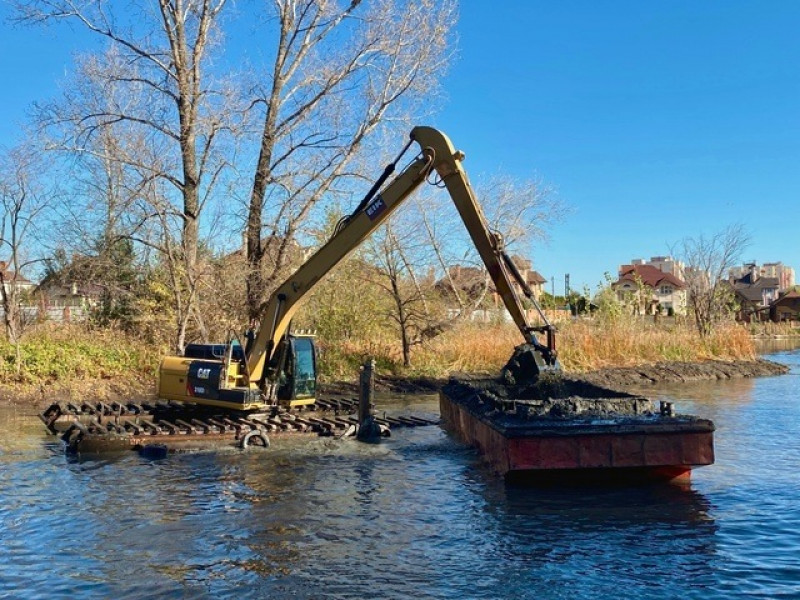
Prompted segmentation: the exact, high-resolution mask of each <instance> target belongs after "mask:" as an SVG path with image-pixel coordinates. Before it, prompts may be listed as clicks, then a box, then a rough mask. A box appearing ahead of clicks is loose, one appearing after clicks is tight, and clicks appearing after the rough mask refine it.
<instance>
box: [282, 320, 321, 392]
mask: <svg viewBox="0 0 800 600" xmlns="http://www.w3.org/2000/svg"><path fill="white" fill-rule="evenodd" d="M281 346H283V347H282V348H279V349H278V352H277V355H278V356H282V357H283V358H282V361H281V362H282V363H283V365H282V368H281V372H280V373H279V374H278V377H277V380H278V400H279V401H281V402H282V403H284V404H290V405H291V406H298V405H303V404H313V402H314V400H315V398H316V392H317V351H316V346H315V345H314V338H313V337H311V336H309V335H290V336H288V338H284V339H283V340H282V341H281Z"/></svg>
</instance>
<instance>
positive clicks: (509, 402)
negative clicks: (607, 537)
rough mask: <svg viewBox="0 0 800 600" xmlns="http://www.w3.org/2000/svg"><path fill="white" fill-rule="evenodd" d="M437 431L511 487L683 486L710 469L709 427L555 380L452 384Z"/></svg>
mask: <svg viewBox="0 0 800 600" xmlns="http://www.w3.org/2000/svg"><path fill="white" fill-rule="evenodd" d="M440 409H441V418H442V425H443V427H444V428H445V429H447V430H449V431H450V432H452V433H453V434H455V435H456V436H457V437H458V438H460V439H461V440H463V441H465V442H466V443H468V444H470V445H473V446H475V447H477V448H478V449H479V451H480V452H481V453H482V454H483V457H484V459H485V460H486V461H487V462H488V463H489V464H490V465H491V466H492V468H493V469H494V470H495V471H497V472H498V473H500V474H501V475H504V476H505V477H506V479H508V480H511V481H515V480H520V481H561V482H576V481H592V482H607V481H652V480H660V481H676V482H678V481H686V480H688V479H689V477H690V475H691V471H692V469H693V468H695V467H700V466H704V465H710V464H712V463H713V462H714V442H713V434H714V424H713V423H712V422H711V421H710V420H708V419H702V418H698V417H694V416H689V415H678V414H675V413H674V410H673V407H672V405H671V403H666V402H662V403H661V404H660V405H659V406H655V403H654V402H652V401H650V400H648V399H646V398H642V397H639V396H634V395H631V394H627V393H624V392H617V391H613V390H608V389H605V388H601V387H599V386H595V385H592V384H590V383H587V382H584V381H580V380H577V379H571V378H569V377H566V376H561V375H554V376H553V377H543V378H542V379H541V380H539V381H538V382H536V383H533V384H530V385H507V384H505V383H503V382H502V381H499V380H495V379H492V380H489V379H468V378H461V379H459V378H453V379H451V380H450V382H449V383H448V384H447V385H446V386H444V388H443V389H442V391H441V392H440Z"/></svg>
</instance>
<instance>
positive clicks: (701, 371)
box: [322, 358, 789, 394]
mask: <svg viewBox="0 0 800 600" xmlns="http://www.w3.org/2000/svg"><path fill="white" fill-rule="evenodd" d="M788 372H789V368H788V367H787V366H785V365H782V364H780V363H776V362H773V361H769V360H765V359H762V358H759V359H756V360H754V361H750V360H737V361H721V360H710V361H704V362H700V363H690V362H660V363H656V364H654V365H640V366H638V367H613V368H607V369H598V370H596V371H591V372H589V373H581V374H574V373H568V375H571V376H573V377H575V378H577V379H581V380H583V381H586V382H589V383H592V384H594V385H598V386H602V387H607V388H611V389H616V390H621V391H624V390H625V388H626V387H630V386H641V385H643V384H645V385H646V384H658V383H682V382H684V383H689V382H693V381H714V380H721V379H737V378H749V377H768V376H773V375H783V374H785V373H788ZM446 383H447V379H435V378H426V377H414V378H402V377H386V376H384V377H380V376H379V377H378V378H377V380H376V388H377V391H379V392H385V393H395V394H435V393H437V392H438V391H439V389H440V388H441V387H442V386H443V385H445V384H446ZM322 388H323V391H324V392H327V393H332V394H348V393H350V394H352V393H357V387H356V385H355V384H351V383H343V382H336V383H331V384H324V385H323V386H322Z"/></svg>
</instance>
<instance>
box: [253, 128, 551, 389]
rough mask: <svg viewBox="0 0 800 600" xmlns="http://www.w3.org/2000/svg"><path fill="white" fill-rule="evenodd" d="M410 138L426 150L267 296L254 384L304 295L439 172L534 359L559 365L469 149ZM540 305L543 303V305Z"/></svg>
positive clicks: (430, 135)
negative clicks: (473, 175)
mask: <svg viewBox="0 0 800 600" xmlns="http://www.w3.org/2000/svg"><path fill="white" fill-rule="evenodd" d="M412 142H416V143H417V144H419V146H420V148H421V152H420V154H419V155H418V157H417V158H415V159H414V160H413V161H412V162H411V163H410V164H409V165H408V166H407V167H406V168H405V169H404V170H403V171H402V172H401V173H400V174H399V175H397V176H396V177H395V178H394V179H393V180H392V181H391V182H390V183H389V184H388V185H387V186H386V187H385V188H384V189H383V190H382V191H381V192H380V193H377V191H378V188H379V186H380V185H381V184H382V183H383V181H385V180H386V179H387V178H388V176H389V175H390V174H391V170H393V165H390V168H387V171H386V172H385V173H384V176H383V177H382V178H381V180H379V182H378V183H376V185H375V186H373V188H372V190H370V193H368V194H367V196H366V197H365V199H364V201H362V202H361V204H360V205H359V206H358V208H356V210H355V211H354V212H353V214H351V215H350V216H349V217H347V218H346V219H345V220H344V221H343V222H342V223H341V226H340V227H339V228H338V229H337V231H336V232H335V233H334V235H333V236H332V237H331V239H330V240H329V241H328V242H327V243H326V244H325V245H324V246H322V247H321V248H320V249H319V250H318V251H317V252H316V253H315V254H314V255H313V256H312V257H311V258H309V259H308V260H307V261H306V262H305V263H304V264H303V265H302V266H301V267H300V268H299V269H298V270H297V271H296V272H295V273H294V274H293V275H292V276H291V277H289V279H288V280H286V281H285V282H284V283H283V284H282V285H281V286H280V287H279V288H278V289H277V290H276V291H275V293H273V294H272V296H271V297H270V299H269V300H268V301H267V303H266V306H265V308H264V311H263V313H262V319H261V325H260V328H259V330H258V332H257V334H256V336H255V339H254V340H253V343H252V344H251V345H250V347H249V348H248V353H247V369H246V372H247V377H248V378H249V384H250V385H251V386H252V385H254V384H258V385H259V386H260V387H263V386H264V385H265V384H266V383H267V382H266V379H268V377H267V366H268V365H269V363H270V362H271V361H273V362H274V360H275V359H276V358H277V357H276V351H277V349H278V348H279V345H280V341H281V339H282V338H283V337H284V336H285V334H286V332H287V330H288V328H289V324H290V323H291V320H292V317H293V316H294V314H295V312H296V311H297V309H298V308H299V306H300V302H301V300H303V298H304V297H305V296H306V295H307V294H309V293H310V292H311V291H312V290H313V288H314V286H315V285H316V284H317V283H318V282H319V281H320V280H321V279H322V277H324V276H325V274H327V273H328V272H329V271H330V270H331V269H333V268H334V267H335V266H336V265H337V264H338V263H340V262H341V261H342V260H344V259H345V258H346V257H347V256H348V255H349V254H350V253H351V252H353V250H355V249H356V248H357V247H358V246H359V245H360V244H361V243H362V242H363V241H364V240H365V239H366V238H367V237H368V236H369V235H370V234H371V233H372V232H373V231H375V229H377V228H378V227H379V226H380V225H381V223H383V222H384V221H385V220H386V219H387V218H388V217H389V216H390V215H391V214H392V213H393V212H394V211H395V210H396V209H397V208H398V207H399V206H400V204H401V203H402V202H403V201H404V200H405V199H406V198H408V197H409V195H411V194H412V193H413V192H414V191H415V190H416V189H417V188H418V187H419V186H420V185H421V184H422V183H423V182H425V181H426V179H428V178H429V177H431V176H436V177H438V178H439V180H441V182H443V183H444V185H445V187H446V188H447V191H448V193H449V194H450V197H451V198H452V200H453V202H454V203H455V205H456V208H457V210H458V213H459V215H460V216H461V219H462V220H463V221H464V224H465V225H466V228H467V231H468V232H469V234H470V237H471V238H472V242H473V243H474V244H475V247H476V248H477V250H478V253H479V254H480V257H481V259H482V260H483V262H484V264H485V265H486V268H487V269H488V271H489V275H490V276H491V278H492V281H493V282H494V285H495V288H496V289H497V292H498V293H499V294H500V296H501V297H502V299H503V302H504V304H505V306H506V308H507V309H508V311H509V313H510V314H511V317H512V318H513V320H514V323H516V325H517V327H518V328H519V330H520V332H521V333H522V335H523V337H524V338H525V341H526V343H527V344H528V346H529V347H530V348H531V350H530V352H533V353H534V354H535V355H536V358H535V362H536V364H537V365H538V366H539V369H540V370H541V369H546V368H550V367H553V368H555V367H556V364H557V363H556V356H555V341H554V335H553V328H552V326H551V325H550V324H549V323H547V320H546V318H544V314H543V313H541V311H540V314H541V316H542V318H543V321H544V323H545V325H544V326H542V327H537V328H534V327H531V325H530V323H529V321H528V318H527V316H526V311H525V309H524V307H523V305H522V302H521V301H520V298H519V296H518V295H517V292H516V290H515V289H514V286H513V284H512V281H513V280H517V281H518V283H519V284H520V286H521V289H522V290H523V291H524V293H525V294H526V296H529V298H530V299H531V300H532V301H533V302H534V305H536V304H535V299H534V298H533V295H532V294H531V293H530V290H529V289H528V287H527V285H526V283H525V281H524V280H523V279H522V277H521V276H520V274H519V271H518V270H517V269H516V266H514V264H513V263H512V262H511V260H510V259H509V257H508V256H507V255H506V254H505V252H504V250H503V245H502V239H501V238H500V236H498V235H496V234H494V233H492V232H491V231H490V230H489V228H488V226H487V223H486V218H485V217H484V215H483V212H482V210H481V208H480V205H479V204H478V202H477V200H476V197H475V193H474V191H473V190H472V187H471V186H470V184H469V181H468V179H467V176H466V173H465V172H464V170H463V168H462V166H461V162H462V161H463V159H464V154H463V153H461V152H459V151H457V150H456V149H455V148H454V147H453V145H452V143H451V142H450V140H449V139H448V138H447V136H446V135H445V134H443V133H442V132H440V131H437V130H436V129H433V128H431V127H415V128H414V129H413V130H412V132H411V142H410V143H412ZM406 148H408V146H406ZM401 156H402V153H401ZM398 159H399V157H398ZM395 162H397V161H395ZM393 164H394V163H393ZM536 306H537V308H538V305H536ZM537 331H544V332H546V333H547V345H546V346H545V345H543V344H540V343H539V342H538V340H537V338H536V332H537Z"/></svg>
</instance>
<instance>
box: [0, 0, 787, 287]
mask: <svg viewBox="0 0 800 600" xmlns="http://www.w3.org/2000/svg"><path fill="white" fill-rule="evenodd" d="M6 15H7V10H6V9H5V7H4V5H0V18H4V17H5V16H6ZM457 32H458V37H459V44H458V46H459V49H458V58H457V59H456V60H455V61H454V63H453V65H452V67H451V69H450V71H449V72H448V75H447V77H446V78H445V80H444V89H445V93H446V101H445V102H444V103H443V105H442V107H441V110H440V111H439V113H438V115H437V116H436V117H434V119H433V123H432V124H433V125H435V126H438V127H440V128H441V129H442V130H444V131H445V132H447V133H448V135H449V136H450V137H451V138H452V140H453V141H454V143H455V144H456V146H458V147H459V148H461V149H463V150H464V151H465V152H466V153H467V162H466V166H467V168H468V170H469V172H470V174H471V176H472V178H473V179H475V178H476V177H477V176H479V175H493V174H496V173H501V172H502V173H509V174H511V175H513V176H515V177H519V178H528V177H536V178H542V179H543V180H544V181H546V182H547V183H548V184H549V185H551V186H553V187H555V188H556V189H557V192H558V195H559V197H560V198H561V200H562V201H563V202H564V203H565V204H566V205H567V206H569V207H570V208H571V211H572V212H571V213H570V214H569V215H567V217H566V218H565V219H564V220H562V221H561V222H559V223H557V224H556V225H555V226H554V227H553V228H552V229H551V236H550V240H549V242H547V243H546V244H536V245H535V247H534V248H533V249H532V250H531V255H532V258H533V260H534V264H535V267H536V268H537V269H538V270H539V271H540V272H541V273H542V274H543V275H544V276H545V277H547V278H548V280H549V279H550V278H551V277H555V279H556V291H557V292H558V293H561V292H562V291H563V280H564V274H565V273H570V275H571V282H572V287H573V288H577V289H580V288H581V287H582V286H583V285H584V284H588V285H590V286H592V287H594V286H595V285H596V284H597V283H598V282H599V281H600V280H601V279H602V277H603V273H604V272H605V271H609V272H612V273H613V272H615V271H616V269H617V266H618V265H619V264H620V263H624V262H628V261H630V259H632V258H639V257H641V258H647V257H649V256H651V255H658V254H666V253H668V252H669V248H670V245H671V244H674V243H676V242H677V241H679V240H680V239H681V238H683V237H685V236H696V235H699V234H712V233H714V232H716V231H718V230H720V229H722V228H723V227H725V226H726V225H730V224H733V223H743V224H745V226H746V227H747V229H748V231H749V232H750V234H751V236H752V240H753V241H752V244H751V245H750V246H749V248H748V249H747V250H746V251H745V255H744V256H743V258H745V259H748V260H750V259H755V260H757V261H759V262H768V261H778V260H780V261H783V262H784V263H785V264H788V265H791V266H793V267H795V269H798V270H800V235H798V230H799V229H800V168H799V167H800V2H794V1H784V2H777V1H774V2H755V1H752V2H736V1H730V0H726V1H704V2H696V1H693V2H688V1H671V2H655V1H653V2H619V1H617V2H605V3H598V2H589V1H585V2H576V1H567V2H540V1H521V0H520V1H504V2H492V3H489V2H478V1H477V0H464V1H463V2H462V6H461V10H460V21H459V24H458V27H457ZM85 43H86V39H85V38H84V37H83V36H82V35H81V34H80V33H79V32H78V31H71V30H69V29H67V28H63V27H59V28H57V29H56V28H48V29H44V30H31V29H15V28H12V27H10V26H9V25H8V24H7V23H2V24H0V77H2V80H3V81H5V82H6V84H5V85H3V86H2V88H1V89H0V106H1V107H2V113H3V118H2V119H1V120H0V145H9V144H11V143H13V140H14V137H15V135H16V132H17V131H18V128H19V126H20V124H21V123H23V122H24V118H25V113H26V109H27V107H28V106H29V105H30V103H31V102H33V101H34V100H36V99H43V98H47V97H49V96H51V95H53V94H55V93H56V91H57V89H58V86H59V84H60V81H62V80H63V78H64V76H65V74H66V72H67V71H69V70H70V69H71V65H72V58H71V53H72V52H74V51H75V50H76V49H78V48H81V46H82V44H85ZM483 201H484V202H488V201H489V199H483Z"/></svg>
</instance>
